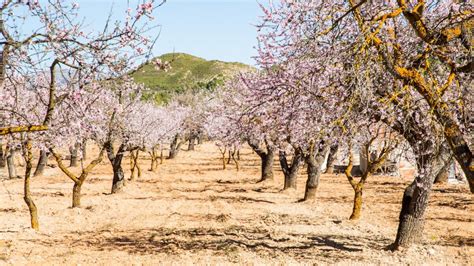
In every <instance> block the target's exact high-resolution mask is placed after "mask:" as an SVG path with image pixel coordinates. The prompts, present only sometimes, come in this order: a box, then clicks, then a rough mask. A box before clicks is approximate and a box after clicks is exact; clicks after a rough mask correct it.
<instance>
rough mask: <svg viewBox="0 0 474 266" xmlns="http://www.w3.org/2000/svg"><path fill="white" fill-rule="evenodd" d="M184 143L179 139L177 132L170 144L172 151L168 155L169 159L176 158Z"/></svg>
mask: <svg viewBox="0 0 474 266" xmlns="http://www.w3.org/2000/svg"><path fill="white" fill-rule="evenodd" d="M182 144H183V142H182V141H179V134H176V135H175V137H174V138H173V141H172V142H171V145H170V153H169V155H168V159H174V158H176V156H178V153H179V150H180V149H181V145H182Z"/></svg>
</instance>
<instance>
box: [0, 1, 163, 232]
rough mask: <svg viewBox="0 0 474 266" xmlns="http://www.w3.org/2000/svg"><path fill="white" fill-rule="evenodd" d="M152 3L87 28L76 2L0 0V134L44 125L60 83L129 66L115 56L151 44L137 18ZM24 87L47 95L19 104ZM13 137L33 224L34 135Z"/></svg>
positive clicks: (109, 73)
mask: <svg viewBox="0 0 474 266" xmlns="http://www.w3.org/2000/svg"><path fill="white" fill-rule="evenodd" d="M156 7H157V5H156V3H154V1H146V2H144V3H143V4H140V5H139V6H138V7H137V9H135V10H133V9H129V10H128V11H127V12H126V14H125V16H126V17H125V19H124V21H122V22H120V21H117V22H113V21H110V19H109V21H108V22H107V23H106V26H105V27H104V29H102V30H99V31H96V32H95V31H91V32H88V31H87V30H86V29H85V27H84V23H83V22H84V21H83V20H82V19H81V18H80V17H78V13H77V10H78V8H79V6H78V5H77V4H76V3H72V2H67V1H63V0H54V1H49V2H47V3H42V2H40V1H29V0H28V1H15V0H5V1H3V2H2V4H0V47H1V49H2V50H1V57H0V99H2V101H1V102H2V105H1V106H0V117H1V118H2V119H1V120H2V123H1V124H0V135H1V136H3V135H10V136H12V135H13V134H17V133H22V132H37V131H45V130H47V129H48V127H49V126H50V125H51V123H52V117H53V114H54V109H55V107H56V104H57V102H59V101H60V99H58V98H56V95H57V91H58V88H59V87H60V86H63V84H62V83H66V84H74V83H76V84H77V82H78V81H80V82H81V83H82V84H84V83H91V82H92V81H93V80H98V79H107V78H111V77H116V76H121V75H123V73H124V72H127V71H128V69H130V68H131V67H133V66H131V65H125V66H124V65H123V63H122V64H121V62H127V61H126V60H125V61H123V60H122V61H120V60H119V58H124V57H128V58H130V57H136V56H143V55H145V54H146V53H147V52H148V50H149V49H150V48H151V46H152V45H153V43H154V42H152V41H150V40H149V39H148V38H146V37H145V36H146V35H145V33H146V31H147V30H149V29H150V27H148V26H146V24H145V23H143V20H144V18H146V19H148V18H149V17H151V14H152V12H153V10H154V8H156ZM19 14H21V15H19ZM24 23H28V24H31V25H38V27H37V28H35V29H33V30H32V31H30V32H28V31H22V30H20V27H21V25H23V24H24ZM120 71H122V73H119V72H120ZM64 73H68V74H67V75H66V74H64ZM43 87H45V88H46V89H47V93H46V94H42V92H40V91H41V88H43ZM79 88H81V86H79ZM25 89H26V90H29V92H32V93H35V92H36V93H38V94H41V95H47V96H46V98H37V99H40V101H37V102H26V103H24V102H23V103H22V104H25V105H21V104H20V102H21V98H22V97H23V94H20V93H19V92H20V91H22V90H23V91H25ZM20 95H21V96H22V97H20ZM25 98H28V97H25ZM28 104H32V105H36V107H39V106H41V107H43V109H42V110H41V111H40V112H38V113H35V114H32V113H31V112H30V111H31V108H30V107H31V106H32V105H28ZM38 116H39V119H38ZM32 117H34V119H31V118H32ZM17 135H18V134H17ZM15 138H17V139H20V140H21V143H22V145H23V149H22V150H23V154H24V157H25V159H26V161H27V164H26V166H27V167H26V173H25V202H26V203H27V205H28V207H29V210H30V214H31V217H32V219H31V220H32V221H31V224H32V227H33V228H34V229H37V230H38V228H39V223H38V219H37V215H36V213H37V211H36V206H35V205H34V202H33V200H32V198H31V195H30V188H29V185H30V174H31V168H32V163H31V160H32V156H31V148H32V140H33V139H34V136H33V135H31V134H23V135H21V136H20V137H17V136H15Z"/></svg>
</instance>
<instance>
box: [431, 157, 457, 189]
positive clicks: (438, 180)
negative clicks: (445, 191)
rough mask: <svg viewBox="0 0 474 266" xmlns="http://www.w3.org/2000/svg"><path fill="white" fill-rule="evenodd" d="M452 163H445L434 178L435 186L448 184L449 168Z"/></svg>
mask: <svg viewBox="0 0 474 266" xmlns="http://www.w3.org/2000/svg"><path fill="white" fill-rule="evenodd" d="M452 163H453V162H452V161H449V163H447V164H446V165H445V166H444V167H443V169H441V172H439V173H438V174H437V175H436V177H435V181H434V183H435V184H444V183H446V182H448V177H449V167H450V166H451V164H452Z"/></svg>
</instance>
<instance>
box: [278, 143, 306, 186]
mask: <svg viewBox="0 0 474 266" xmlns="http://www.w3.org/2000/svg"><path fill="white" fill-rule="evenodd" d="M279 159H280V165H281V169H282V171H283V175H284V176H285V183H284V186H283V190H287V189H290V188H291V189H296V181H297V177H298V170H299V168H300V164H301V161H302V154H301V152H299V151H298V150H296V151H295V154H294V155H293V159H292V161H291V165H288V161H287V159H286V153H285V152H284V151H280V153H279Z"/></svg>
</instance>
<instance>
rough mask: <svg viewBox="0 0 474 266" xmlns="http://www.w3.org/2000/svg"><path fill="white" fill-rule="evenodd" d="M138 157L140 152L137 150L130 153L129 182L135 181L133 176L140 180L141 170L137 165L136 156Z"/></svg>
mask: <svg viewBox="0 0 474 266" xmlns="http://www.w3.org/2000/svg"><path fill="white" fill-rule="evenodd" d="M139 155H140V150H139V149H137V150H136V151H131V152H130V161H131V169H130V180H135V176H137V177H138V178H140V177H141V176H142V170H141V168H140V165H139V164H138V156H139ZM135 170H136V173H137V174H136V175H135Z"/></svg>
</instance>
